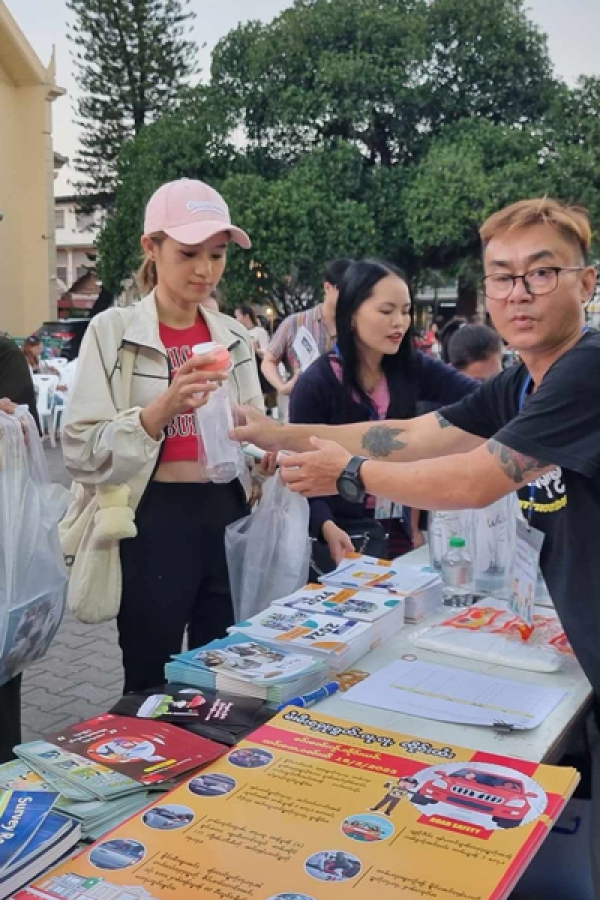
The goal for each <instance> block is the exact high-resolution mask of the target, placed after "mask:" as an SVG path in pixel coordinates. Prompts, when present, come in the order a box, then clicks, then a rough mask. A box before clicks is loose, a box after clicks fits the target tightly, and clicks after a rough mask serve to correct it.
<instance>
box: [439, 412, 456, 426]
mask: <svg viewBox="0 0 600 900" xmlns="http://www.w3.org/2000/svg"><path fill="white" fill-rule="evenodd" d="M435 417H436V419H437V420H438V425H439V426H440V428H452V422H449V421H448V419H445V418H444V417H443V415H442V414H441V412H437V411H436V413H435Z"/></svg>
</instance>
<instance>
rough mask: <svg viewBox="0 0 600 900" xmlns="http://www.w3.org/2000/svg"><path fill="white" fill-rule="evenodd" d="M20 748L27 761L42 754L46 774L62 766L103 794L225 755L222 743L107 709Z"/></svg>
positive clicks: (71, 777) (63, 773)
mask: <svg viewBox="0 0 600 900" xmlns="http://www.w3.org/2000/svg"><path fill="white" fill-rule="evenodd" d="M16 753H17V755H18V756H20V757H21V758H22V759H24V760H25V761H27V760H28V759H30V758H33V759H37V760H38V761H40V760H41V762H42V764H43V766H44V767H45V774H46V775H47V774H48V772H53V771H57V772H58V774H59V775H61V776H63V777H64V778H65V780H67V781H71V782H74V783H75V784H77V782H78V781H82V782H83V783H84V784H87V786H88V787H89V789H90V790H92V791H93V792H94V793H97V794H98V795H99V796H100V797H103V798H104V797H106V796H110V795H111V794H112V795H114V794H115V793H116V794H118V793H127V792H128V791H130V790H131V789H136V790H139V786H140V785H150V784H161V783H163V782H165V781H167V780H169V779H172V778H174V777H175V776H177V775H181V774H182V773H183V772H187V771H189V770H190V769H197V768H200V766H203V765H205V764H206V763H207V762H211V761H212V760H213V759H216V758H217V757H218V756H220V754H221V753H223V747H221V746H220V745H219V744H217V743H215V742H214V741H209V740H207V739H206V738H202V737H199V736H198V735H194V734H188V733H186V732H185V731H183V730H182V729H180V728H176V727H175V726H174V725H169V724H167V723H166V722H151V721H142V720H140V719H132V718H128V717H125V716H115V715H113V714H112V713H106V714H105V715H102V716H98V717H96V718H94V719H88V720H87V721H86V722H80V723H79V724H77V725H71V726H70V727H68V728H65V729H64V731H62V732H57V733H56V734H52V735H49V736H48V737H47V738H46V740H45V741H35V742H32V743H31V744H21V745H20V746H19V747H17V748H16ZM34 768H37V767H36V766H34ZM90 782H92V783H90Z"/></svg>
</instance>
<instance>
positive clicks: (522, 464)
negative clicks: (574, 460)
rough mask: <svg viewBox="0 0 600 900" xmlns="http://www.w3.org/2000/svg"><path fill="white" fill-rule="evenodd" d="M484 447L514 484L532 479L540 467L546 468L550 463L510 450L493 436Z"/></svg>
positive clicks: (539, 470) (535, 476)
mask: <svg viewBox="0 0 600 900" xmlns="http://www.w3.org/2000/svg"><path fill="white" fill-rule="evenodd" d="M486 447H487V448H488V450H489V451H490V453H491V454H492V456H495V457H496V459H497V460H498V462H499V463H500V468H501V469H502V471H503V472H504V474H505V475H507V476H508V478H510V479H511V481H514V483H515V484H522V483H523V482H524V481H525V482H529V481H533V480H534V479H535V478H537V477H538V474H539V473H540V472H541V471H542V469H546V468H547V467H548V466H549V465H550V463H546V462H542V461H541V460H539V459H534V458H533V456H526V455H525V454H524V453H518V452H517V451H516V450H511V448H510V447H506V446H505V445H504V444H501V443H500V441H495V440H494V439H493V438H492V439H491V440H489V441H488V442H487V444H486Z"/></svg>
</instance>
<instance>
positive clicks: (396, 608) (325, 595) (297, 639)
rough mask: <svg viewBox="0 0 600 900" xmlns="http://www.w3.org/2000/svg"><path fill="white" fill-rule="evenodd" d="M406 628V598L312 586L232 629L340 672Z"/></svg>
mask: <svg viewBox="0 0 600 900" xmlns="http://www.w3.org/2000/svg"><path fill="white" fill-rule="evenodd" d="M403 625H404V603H403V600H402V598H399V597H392V596H391V595H389V594H386V593H385V592H383V591H379V592H378V593H376V592H374V591H373V592H370V593H369V592H367V591H353V590H339V589H338V588H335V587H330V586H323V585H314V584H309V585H306V587H304V588H302V589H301V590H299V591H296V592H295V593H294V594H291V595H290V596H288V597H283V598H282V599H281V600H278V601H277V602H276V603H273V604H272V605H271V606H269V607H268V608H267V609H266V610H264V611H263V612H261V613H258V614H257V615H255V616H253V617H252V618H251V619H248V620H247V621H245V622H238V623H237V624H236V625H234V626H232V627H231V628H230V629H229V631H230V632H232V631H236V632H238V633H240V634H248V635H249V636H250V637H251V638H254V639H256V640H259V641H264V642H265V643H268V644H271V645H272V646H274V647H281V646H284V647H289V648H292V649H294V650H298V651H299V652H301V653H309V654H311V656H315V657H317V658H318V659H322V660H324V661H325V662H326V664H327V666H328V667H329V668H330V669H331V670H332V671H333V672H342V671H343V670H344V669H347V668H348V667H349V666H352V665H353V664H354V663H355V662H356V661H357V660H358V659H360V657H361V656H364V655H365V653H368V652H369V650H373V649H374V648H375V647H377V646H378V645H379V644H380V643H381V641H382V640H383V639H384V638H391V637H393V636H394V635H395V634H397V632H398V631H400V629H401V628H402V626H403Z"/></svg>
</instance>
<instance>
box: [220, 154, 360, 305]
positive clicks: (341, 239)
mask: <svg viewBox="0 0 600 900" xmlns="http://www.w3.org/2000/svg"><path fill="white" fill-rule="evenodd" d="M361 182H362V161H361V159H360V154H359V153H358V152H357V151H356V149H355V148H352V147H350V146H348V145H341V146H338V147H337V148H335V149H333V150H331V151H328V152H325V151H319V152H315V153H313V154H311V155H308V156H306V157H305V158H304V159H303V160H302V161H301V162H300V163H299V164H298V165H297V166H295V167H293V168H292V169H291V170H290V171H289V172H288V173H287V174H286V175H285V177H282V178H279V179H277V180H273V179H266V178H263V177H261V176H257V175H252V174H246V175H237V176H233V177H231V178H228V179H226V180H225V181H224V182H223V183H222V184H221V186H220V187H221V190H222V191H223V194H224V196H225V198H226V199H227V200H228V202H229V204H230V207H231V211H232V215H233V216H234V217H235V218H236V219H237V220H239V222H241V223H242V225H243V227H244V228H245V229H247V230H248V231H249V233H250V236H251V238H252V242H253V246H252V250H251V256H250V259H249V255H248V254H246V253H243V252H240V251H237V250H235V249H234V250H233V252H232V254H231V258H230V260H229V263H228V269H227V273H226V276H225V292H226V296H227V300H228V302H229V303H230V304H235V303H241V302H246V303H247V302H248V301H260V300H262V299H265V298H266V297H268V299H269V301H270V302H271V303H272V304H273V305H274V306H275V308H276V309H277V311H278V312H279V314H280V315H287V314H288V313H290V312H295V311H296V310H299V309H303V308H305V307H307V306H312V305H313V304H314V302H315V298H317V299H319V297H320V290H321V285H322V281H323V270H324V268H325V265H326V263H327V262H328V261H329V260H330V259H335V258H337V257H340V256H363V255H369V254H371V253H373V252H375V249H376V244H377V240H376V231H375V224H374V220H373V217H372V215H371V213H370V210H369V208H368V206H367V205H366V203H364V202H363V201H362V200H361V199H360V198H361V194H362V184H361ZM250 262H251V263H252V267H250Z"/></svg>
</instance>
